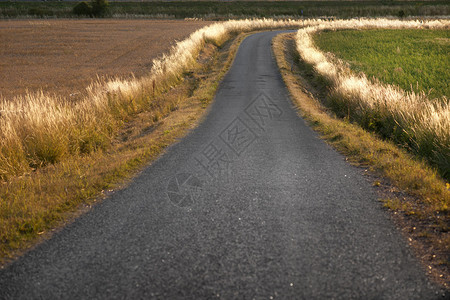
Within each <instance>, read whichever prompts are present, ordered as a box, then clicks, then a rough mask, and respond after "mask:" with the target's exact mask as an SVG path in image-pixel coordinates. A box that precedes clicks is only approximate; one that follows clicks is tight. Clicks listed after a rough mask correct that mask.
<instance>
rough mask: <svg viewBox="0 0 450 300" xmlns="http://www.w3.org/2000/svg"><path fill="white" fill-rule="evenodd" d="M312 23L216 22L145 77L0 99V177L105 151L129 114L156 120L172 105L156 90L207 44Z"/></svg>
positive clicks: (170, 81)
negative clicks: (74, 98)
mask: <svg viewBox="0 0 450 300" xmlns="http://www.w3.org/2000/svg"><path fill="white" fill-rule="evenodd" d="M317 22H318V21H315V20H308V21H294V20H272V19H259V20H239V21H228V22H223V23H216V24H213V25H210V26H206V27H204V28H201V29H199V30H197V31H195V32H194V33H192V34H191V35H190V36H189V37H188V38H187V39H185V40H183V41H180V42H178V43H177V44H176V45H175V46H173V47H172V49H170V51H169V52H168V53H167V54H164V55H162V56H161V57H160V58H159V59H156V60H154V62H153V67H152V68H151V70H150V71H149V74H148V75H147V76H144V77H141V78H133V79H131V80H122V79H119V78H117V79H110V80H108V81H97V82H95V83H94V84H92V85H91V86H89V87H88V88H87V96H86V97H85V98H84V99H81V100H80V101H78V102H76V103H73V102H70V101H68V100H67V99H61V98H57V97H54V96H51V95H46V94H43V93H42V92H41V93H35V94H29V95H26V96H25V97H16V98H14V99H0V180H7V179H8V178H10V177H13V176H20V175H23V174H25V173H28V172H30V171H31V170H32V169H33V168H39V167H41V166H44V165H48V164H53V163H57V162H59V161H61V160H63V159H65V158H66V157H68V156H73V155H87V154H89V153H91V152H93V151H99V150H105V149H107V148H108V145H110V143H111V140H112V139H113V138H114V136H115V134H116V133H117V131H118V129H119V128H120V127H121V125H122V124H123V123H124V122H125V121H126V120H127V119H128V118H130V117H131V116H132V115H133V114H136V113H139V112H141V111H154V112H155V120H157V119H158V116H160V115H164V114H165V113H166V112H167V110H168V109H169V110H170V109H171V106H173V105H162V104H161V103H157V102H156V100H155V99H156V98H157V97H156V95H158V94H159V93H161V92H163V91H165V90H167V89H170V88H171V87H172V86H173V85H175V84H177V83H178V82H180V81H181V80H183V73H184V72H185V71H187V70H189V68H191V67H193V66H194V65H195V64H196V59H197V57H198V55H199V52H200V51H201V49H202V48H203V47H204V46H205V44H206V43H213V44H216V45H221V44H223V43H224V41H226V40H227V39H229V38H230V36H232V35H234V34H236V33H239V32H246V31H252V30H263V29H264V30H267V29H275V28H288V27H296V28H298V26H300V25H303V24H306V25H312V24H316V23H317ZM174 105H175V104H174ZM172 108H173V107H172Z"/></svg>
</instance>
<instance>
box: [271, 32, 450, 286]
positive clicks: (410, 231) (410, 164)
mask: <svg viewBox="0 0 450 300" xmlns="http://www.w3.org/2000/svg"><path fill="white" fill-rule="evenodd" d="M297 43H298V40H297V37H296V36H295V37H294V35H279V36H277V37H276V38H275V40H274V46H273V47H274V52H275V56H276V59H277V63H278V66H279V68H280V71H281V74H282V76H283V79H284V81H285V83H286V85H287V87H288V89H289V91H290V94H291V97H292V100H293V102H294V104H295V105H296V106H297V108H298V109H299V113H300V114H301V115H302V116H303V118H305V119H306V120H307V121H308V122H309V124H310V125H311V126H312V127H313V128H314V129H315V130H316V131H318V132H319V133H320V134H321V137H322V138H324V139H325V140H326V141H327V142H328V143H330V144H331V145H332V146H333V147H334V148H336V149H337V150H338V151H340V152H341V153H343V154H345V155H346V156H347V158H348V160H349V161H350V162H352V163H354V164H357V165H359V166H363V167H364V169H365V174H371V175H370V176H374V175H375V178H374V179H372V180H373V185H374V187H376V188H377V189H379V192H380V194H379V196H380V199H381V200H382V201H383V202H384V206H385V207H387V208H389V209H391V210H392V211H393V215H394V216H395V221H396V223H397V224H398V225H399V226H400V228H401V230H402V232H403V233H404V234H405V235H406V236H407V238H408V241H409V243H410V244H411V245H412V246H413V247H414V250H415V251H416V253H417V255H418V257H419V258H420V259H421V261H422V262H423V264H424V265H425V266H426V268H427V273H430V275H431V276H432V277H433V278H434V279H435V280H437V281H438V282H440V283H441V284H443V285H444V286H446V287H447V288H448V287H449V286H450V272H449V269H448V253H449V251H450V244H449V243H448V241H450V233H449V227H448V224H449V215H448V212H449V205H450V189H448V184H447V185H446V184H445V182H443V181H442V179H441V178H440V177H439V176H438V174H437V173H436V171H435V170H433V169H431V168H430V167H429V166H428V165H427V164H425V163H423V162H420V161H418V160H417V159H415V158H414V157H413V156H412V155H411V154H409V153H407V152H406V151H404V150H402V149H400V148H398V147H397V146H396V145H394V144H393V143H392V142H389V141H383V140H381V139H380V138H378V137H377V136H375V135H374V134H371V133H369V132H367V131H366V130H364V129H362V128H361V127H360V126H358V125H357V124H351V123H349V122H348V119H339V118H336V117H335V116H334V115H333V114H332V112H331V111H330V110H329V109H328V108H326V107H325V106H324V105H323V104H322V102H321V100H323V99H320V100H319V99H318V98H316V96H315V95H318V96H317V97H320V96H319V95H320V92H318V91H314V90H315V88H314V87H312V86H311V85H312V84H311V83H310V81H308V80H306V79H305V78H307V77H308V76H310V74H309V73H308V71H305V68H304V65H302V66H297V65H296V63H295V57H296V54H297V53H295V52H296V49H295V48H296V47H298V44H297ZM302 64H304V62H302ZM322 85H323V84H319V86H318V87H317V89H319V88H322Z"/></svg>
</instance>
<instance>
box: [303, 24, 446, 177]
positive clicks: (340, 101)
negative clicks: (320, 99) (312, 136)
mask: <svg viewBox="0 0 450 300" xmlns="http://www.w3.org/2000/svg"><path fill="white" fill-rule="evenodd" d="M371 28H389V29H413V28H416V29H448V28H450V21H449V20H433V21H400V20H388V19H376V20H374V19H372V20H337V21H329V22H322V23H321V24H317V25H313V26H309V27H306V28H302V29H300V30H299V31H298V33H297V35H296V47H297V51H298V52H299V54H300V56H301V57H302V59H303V60H304V61H306V62H307V63H308V64H310V65H312V66H313V68H314V70H315V71H316V72H317V73H318V74H320V76H322V78H323V79H324V80H325V81H326V82H327V83H328V84H330V85H331V87H332V90H331V94H330V99H329V104H330V106H331V107H332V108H333V110H334V111H335V112H336V113H338V114H339V115H341V116H343V117H348V118H350V119H352V120H355V121H357V122H359V123H360V124H361V125H363V127H364V128H366V129H369V130H374V131H376V132H378V133H380V134H381V135H382V136H383V137H387V138H391V139H393V140H394V141H396V142H398V143H400V144H403V145H406V146H407V147H408V148H409V149H410V150H412V151H413V152H415V153H417V154H419V155H420V156H422V157H424V158H426V159H427V160H428V161H430V162H431V163H432V164H434V165H436V166H438V168H439V170H440V171H441V174H442V175H443V176H444V178H446V179H449V178H450V102H449V100H448V99H447V98H445V97H443V98H442V99H428V98H427V95H425V93H414V92H407V91H404V90H402V89H400V88H399V87H397V86H393V85H387V84H382V83H380V82H378V81H376V80H369V79H368V78H367V77H366V76H365V75H364V74H353V73H352V72H351V71H350V70H349V69H348V68H347V67H346V66H345V64H344V62H342V61H340V60H338V59H336V58H333V57H331V56H330V55H326V54H324V53H322V52H321V51H320V50H319V49H317V48H316V47H315V45H314V43H313V38H312V35H313V34H314V33H316V32H318V31H321V30H341V29H371Z"/></svg>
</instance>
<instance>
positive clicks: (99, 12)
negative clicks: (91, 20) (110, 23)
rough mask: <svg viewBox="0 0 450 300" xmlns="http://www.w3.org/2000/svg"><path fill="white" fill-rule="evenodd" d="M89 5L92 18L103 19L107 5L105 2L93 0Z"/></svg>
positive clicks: (105, 0)
mask: <svg viewBox="0 0 450 300" xmlns="http://www.w3.org/2000/svg"><path fill="white" fill-rule="evenodd" d="M91 5H92V14H93V15H94V17H104V16H105V15H106V13H107V12H108V6H109V3H108V1H107V0H93V1H92V4H91Z"/></svg>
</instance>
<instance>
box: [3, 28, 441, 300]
mask: <svg viewBox="0 0 450 300" xmlns="http://www.w3.org/2000/svg"><path fill="white" fill-rule="evenodd" d="M276 34H277V33H276V32H263V33H257V34H254V35H251V36H249V37H248V38H246V39H245V40H244V41H243V43H242V45H241V46H240V48H239V51H238V53H237V56H236V59H235V61H234V63H233V66H232V68H231V69H230V71H229V73H228V74H227V75H226V77H225V79H224V80H223V82H222V83H221V85H220V87H219V90H218V92H217V95H216V97H215V101H214V103H213V104H212V106H211V108H210V111H209V113H208V116H207V117H206V119H205V120H204V121H203V122H202V124H201V125H200V126H199V127H198V128H197V129H195V130H194V131H193V132H191V133H190V134H189V135H188V136H187V137H186V138H184V139H182V140H181V141H180V142H179V143H177V144H175V145H173V146H171V147H170V148H169V149H168V151H167V153H166V154H165V155H164V156H162V157H161V158H160V159H158V160H157V161H156V162H154V163H153V164H152V165H151V166H149V167H148V168H146V169H145V170H144V171H143V172H142V174H141V175H139V176H138V177H137V178H136V179H135V180H134V181H133V182H132V183H131V184H130V185H129V186H128V187H127V188H125V189H123V190H120V191H118V192H116V193H114V194H113V195H112V196H110V197H109V198H108V199H106V200H105V201H103V202H102V203H100V204H98V205H96V206H95V207H94V208H93V209H92V210H91V211H89V212H88V213H86V214H84V215H83V216H81V217H80V218H79V219H77V220H76V221H75V222H74V223H72V224H70V225H69V226H67V227H66V228H64V229H63V230H62V231H61V232H59V233H57V234H55V235H54V236H53V238H51V239H50V240H49V241H47V242H45V243H43V244H41V245H39V246H38V247H37V248H36V249H34V250H32V251H30V252H28V253H27V254H25V255H24V256H23V257H21V258H20V259H18V260H17V261H16V262H14V263H13V264H11V265H10V266H8V267H7V268H5V269H3V270H1V271H0V298H1V299H41V298H42V299H90V298H92V299H115V298H120V299H149V298H150V299H212V298H224V299H329V298H334V299H440V298H442V297H443V296H442V293H443V291H442V290H440V289H439V288H438V287H437V286H435V285H434V284H432V283H431V282H430V281H429V280H428V279H427V278H426V276H425V273H424V272H425V271H424V270H423V269H422V268H421V267H420V265H419V263H418V262H417V261H416V259H415V258H414V257H413V256H412V254H411V250H410V249H409V248H408V246H407V244H406V242H405V240H404V238H403V237H402V236H401V235H400V234H399V232H398V231H397V230H396V229H395V227H394V225H393V224H392V222H391V221H390V219H389V218H388V216H387V214H386V212H385V211H384V210H383V209H382V207H381V204H380V203H379V202H378V201H377V199H376V195H375V192H374V191H373V188H372V187H371V185H370V183H369V182H367V181H366V179H365V178H364V177H363V176H362V175H361V172H360V170H359V169H357V168H355V167H352V166H350V165H349V164H347V163H346V162H345V160H344V158H343V157H342V156H341V155H340V154H338V153H336V152H335V151H333V150H332V149H331V148H330V147H329V146H327V145H326V144H325V143H324V142H323V141H321V140H320V139H319V138H318V136H317V134H316V133H314V132H313V131H312V130H311V129H310V128H309V127H308V126H307V125H305V122H304V121H303V120H302V119H301V118H299V117H298V115H297V114H296V111H295V109H294V108H293V106H292V104H291V102H290V100H289V96H288V92H287V90H286V88H285V85H284V84H283V81H282V79H281V76H280V74H279V71H278V68H277V66H276V63H275V61H274V58H273V56H272V52H271V40H272V38H273V37H274V36H275V35H276Z"/></svg>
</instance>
